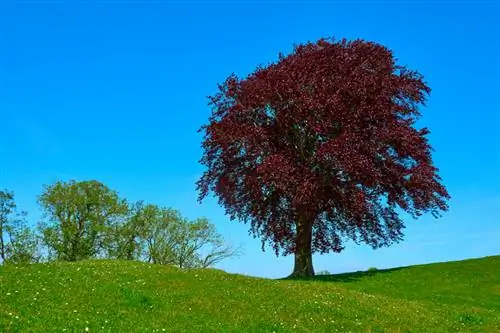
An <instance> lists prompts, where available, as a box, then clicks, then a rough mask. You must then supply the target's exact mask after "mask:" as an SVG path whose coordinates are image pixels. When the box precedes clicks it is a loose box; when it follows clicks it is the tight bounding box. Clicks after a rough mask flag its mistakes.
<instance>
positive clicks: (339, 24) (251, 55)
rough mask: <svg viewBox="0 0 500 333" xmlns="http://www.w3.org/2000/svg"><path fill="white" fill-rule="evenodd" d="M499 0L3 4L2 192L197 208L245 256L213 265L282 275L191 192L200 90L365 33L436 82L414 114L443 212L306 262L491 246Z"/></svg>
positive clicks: (499, 192) (482, 250)
mask: <svg viewBox="0 0 500 333" xmlns="http://www.w3.org/2000/svg"><path fill="white" fill-rule="evenodd" d="M384 3H387V2H384ZM356 5H357V6H356ZM358 6H360V7H358ZM498 9H500V4H495V3H481V4H476V3H472V2H470V3H448V4H447V3H443V2H440V3H436V4H429V3H424V4H417V3H403V2H401V3H391V7H389V8H388V7H385V6H383V5H381V3H380V2H379V3H373V4H367V3H363V4H362V5H360V4H359V3H358V4H345V3H330V4H326V3H321V4H318V3H317V2H313V3H302V2H294V3H293V4H291V5H288V6H287V7H286V8H285V6H284V5H283V3H282V2H272V3H271V4H263V3H261V2H258V3H254V4H249V3H247V2H245V3H241V2H240V3H237V4H232V6H230V5H227V3H224V2H221V1H218V2H210V3H200V2H192V1H187V2H186V3H179V2H161V1H160V2H145V3H136V2H127V3H112V2H111V3H109V2H108V3H102V2H99V3H66V2H63V3H49V2H42V1H40V2H36V1H32V2H13V3H10V2H9V3H3V4H1V5H0V18H1V19H0V31H1V32H3V33H2V34H1V35H0V49H2V50H3V52H0V70H1V72H0V75H1V77H2V78H3V79H2V80H1V81H0V110H2V113H1V115H2V118H1V119H2V122H3V124H4V126H3V127H4V129H2V131H1V132H0V138H1V140H2V142H3V144H2V145H1V146H0V156H2V158H3V159H4V161H2V162H1V163H0V190H2V189H4V188H5V189H8V190H11V191H13V192H14V193H15V197H16V203H17V205H18V207H19V209H20V210H24V211H27V212H28V221H29V222H30V224H31V225H34V224H35V223H37V222H38V221H39V220H40V219H41V218H42V214H41V211H40V209H39V207H38V205H37V203H36V199H37V195H39V194H40V193H41V191H42V188H43V185H46V184H50V183H52V182H54V181H56V180H58V179H59V180H64V181H67V180H73V179H74V180H91V179H95V180H98V181H101V182H103V183H104V184H106V185H108V186H109V187H110V188H111V189H113V190H116V191H117V192H118V193H119V194H120V195H121V196H122V197H124V198H126V199H128V200H130V201H137V200H144V201H145V202H148V203H155V204H158V205H161V206H166V207H172V208H174V209H178V210H179V211H180V212H181V213H182V214H183V215H184V216H186V217H187V218H189V219H195V218H197V217H207V218H208V219H209V220H210V221H211V222H212V223H214V224H215V225H216V227H217V230H218V231H219V232H220V233H221V234H222V235H223V236H224V237H225V238H226V239H227V240H229V241H231V242H232V243H233V244H234V245H236V246H237V245H240V244H241V245H243V250H244V255H243V256H240V257H237V258H232V259H228V260H225V261H223V262H221V263H220V264H218V265H216V266H215V268H219V269H223V270H225V271H227V272H229V273H239V274H244V275H250V276H256V277H267V278H279V277H284V276H287V275H288V274H289V273H290V272H291V271H292V269H293V257H292V256H287V257H276V256H275V255H274V252H273V251H272V249H271V248H270V247H268V246H266V252H262V250H261V242H260V240H259V239H254V238H253V237H252V236H250V235H248V229H249V226H248V225H245V224H242V223H239V222H238V221H229V217H228V216H225V214H224V210H223V208H222V207H220V206H219V205H218V204H217V200H216V199H214V198H213V197H211V198H209V199H206V200H205V201H204V202H203V203H202V204H198V202H197V193H196V191H195V184H194V183H195V181H196V180H198V178H199V177H200V176H201V174H202V172H203V171H204V169H203V168H202V166H201V165H200V164H199V163H198V160H199V159H200V158H201V154H202V151H201V148H200V144H201V140H202V136H201V135H200V134H199V133H197V130H198V128H200V126H202V125H203V124H205V123H206V122H207V121H208V117H209V115H210V108H209V107H208V106H207V102H208V100H207V98H206V96H208V95H212V94H213V93H215V92H216V90H217V84H218V83H221V82H222V81H223V80H224V79H225V78H226V77H227V76H229V75H230V74H231V73H232V72H234V73H236V74H237V75H238V76H239V77H245V76H246V75H248V74H249V73H251V72H252V71H253V70H254V69H255V68H256V67H257V66H258V65H260V64H268V63H270V62H273V61H276V60H277V59H278V54H279V53H280V52H283V53H285V54H288V53H289V52H290V51H291V50H292V48H293V45H294V44H301V43H304V42H307V41H315V40H318V39H320V38H323V37H335V38H336V39H342V38H347V39H357V38H361V39H365V40H368V41H373V42H377V43H380V44H382V45H384V46H387V47H388V48H389V49H391V50H392V51H393V52H394V55H395V57H396V58H397V59H398V64H401V65H407V66H408V67H409V68H410V69H412V70H417V71H419V72H420V73H422V74H423V76H424V79H425V81H426V82H427V83H428V84H429V86H430V88H431V89H432V91H431V94H430V96H429V98H428V101H427V105H426V106H425V107H422V108H421V109H420V110H421V113H422V117H421V119H420V120H419V126H428V127H429V129H430V131H431V134H430V135H429V142H430V144H431V146H432V147H433V148H434V152H433V161H434V164H435V165H436V166H437V167H438V168H439V170H440V171H439V175H440V176H441V177H442V178H443V184H444V185H445V186H446V188H447V189H448V191H449V193H450V195H451V200H450V201H449V205H450V209H449V211H447V212H444V213H443V214H442V217H441V218H439V219H434V218H433V217H432V216H431V215H430V214H426V215H423V216H422V217H420V218H419V219H418V220H414V219H412V218H411V217H410V216H409V215H407V214H405V215H403V216H404V221H405V224H406V230H405V239H404V241H402V242H401V243H399V244H395V245H393V246H391V247H389V248H382V249H378V250H372V249H371V248H370V247H368V246H366V245H355V244H353V243H352V242H346V244H345V245H346V249H345V250H344V251H343V252H342V253H340V254H333V253H332V254H328V255H317V254H316V255H314V256H313V264H314V268H315V270H316V272H319V271H322V270H328V271H330V272H331V273H342V272H352V271H357V270H366V269H367V268H369V267H376V268H378V269H384V268H393V267H401V266H410V265H415V264H425V263H433V262H443V261H455V260H462V259H469V258H480V257H485V256H492V255H498V254H500V208H499V207H500V172H499V171H500V131H499V129H500V116H499V111H500V97H499V94H498V91H500V90H499V88H500V81H499V79H498V77H499V74H500V63H499V62H498V60H497V59H500V52H499V50H500V47H499V45H498V44H499V42H498V32H499V31H500V29H499V28H500V26H499V25H500V23H498V22H497V21H495V19H496V15H495V14H496V13H498V12H499V11H498ZM408 13H412V15H413V19H409V17H410V15H408ZM256 22H259V24H256Z"/></svg>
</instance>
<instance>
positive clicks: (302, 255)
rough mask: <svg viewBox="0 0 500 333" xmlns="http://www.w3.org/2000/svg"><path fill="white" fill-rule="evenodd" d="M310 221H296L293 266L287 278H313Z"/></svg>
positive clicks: (303, 219) (302, 219)
mask: <svg viewBox="0 0 500 333" xmlns="http://www.w3.org/2000/svg"><path fill="white" fill-rule="evenodd" d="M311 242H312V221H310V220H309V219H305V218H299V220H298V221H297V235H296V238H295V245H296V246H295V265H294V268H293V272H292V274H290V276H289V277H299V278H302V277H313V276H314V268H313V264H312V251H311Z"/></svg>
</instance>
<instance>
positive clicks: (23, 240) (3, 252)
mask: <svg viewBox="0 0 500 333" xmlns="http://www.w3.org/2000/svg"><path fill="white" fill-rule="evenodd" d="M26 215H27V214H26V212H22V211H21V212H18V211H17V205H16V203H15V197H14V193H13V192H11V191H7V190H4V191H0V258H1V260H2V262H3V263H30V262H37V261H38V260H39V259H40V256H39V255H38V237H37V235H36V234H35V232H34V231H33V230H31V229H30V227H29V226H28V224H27V222H26Z"/></svg>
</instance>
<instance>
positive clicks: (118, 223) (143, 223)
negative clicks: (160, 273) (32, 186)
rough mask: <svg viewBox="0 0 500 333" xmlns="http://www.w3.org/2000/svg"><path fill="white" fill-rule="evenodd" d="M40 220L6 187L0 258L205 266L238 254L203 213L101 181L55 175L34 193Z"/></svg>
mask: <svg viewBox="0 0 500 333" xmlns="http://www.w3.org/2000/svg"><path fill="white" fill-rule="evenodd" d="M37 201H38V204H39V206H40V208H41V209H42V211H43V213H44V214H43V220H42V221H40V222H38V223H37V224H36V225H34V226H30V225H29V224H28V222H27V213H26V212H24V211H21V210H19V209H18V207H17V204H16V202H15V196H14V193H13V192H12V191H8V190H3V191H0V261H1V262H2V263H4V264H5V263H14V264H20V263H35V262H46V261H78V260H84V259H105V258H107V259H123V260H138V261H145V262H149V263H155V264H164V265H175V266H178V267H180V268H196V267H202V268H206V267H210V266H213V265H215V264H217V263H219V262H220V261H222V260H224V259H226V258H230V257H234V256H238V255H239V254H241V248H237V247H234V246H233V245H231V244H230V243H228V242H226V241H225V240H224V238H223V237H222V236H221V235H220V234H219V233H218V232H217V230H216V228H215V225H213V224H212V223H210V222H209V220H208V219H206V218H197V219H195V220H189V219H187V218H185V217H183V216H182V214H181V213H180V212H179V211H178V210H175V209H172V208H167V207H161V206H159V205H156V204H150V203H145V202H143V201H138V202H129V201H127V200H126V199H124V198H121V197H120V196H119V195H118V193H117V192H116V191H114V190H112V189H110V188H109V187H107V186H106V185H105V184H103V183H101V182H98V181H95V180H91V181H73V180H72V181H66V182H65V181H57V182H55V183H53V184H50V185H46V186H44V188H43V191H42V193H41V194H40V195H39V196H38V200H37Z"/></svg>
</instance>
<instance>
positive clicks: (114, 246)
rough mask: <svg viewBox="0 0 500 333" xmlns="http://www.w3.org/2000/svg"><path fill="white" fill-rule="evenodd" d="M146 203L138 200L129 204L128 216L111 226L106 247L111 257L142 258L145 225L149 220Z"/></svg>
mask: <svg viewBox="0 0 500 333" xmlns="http://www.w3.org/2000/svg"><path fill="white" fill-rule="evenodd" d="M148 216H151V214H150V215H148V214H147V211H146V210H145V209H144V203H143V202H142V201H138V202H136V203H134V204H130V205H129V210H128V215H127V218H126V219H125V220H123V221H121V223H116V224H115V225H113V226H112V227H111V228H110V232H109V233H108V235H107V241H106V249H107V253H108V257H109V258H115V259H126V260H140V259H141V258H142V256H143V243H144V241H143V239H142V238H141V236H142V235H145V231H144V228H145V225H146V224H147V223H148V221H149V217H148Z"/></svg>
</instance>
